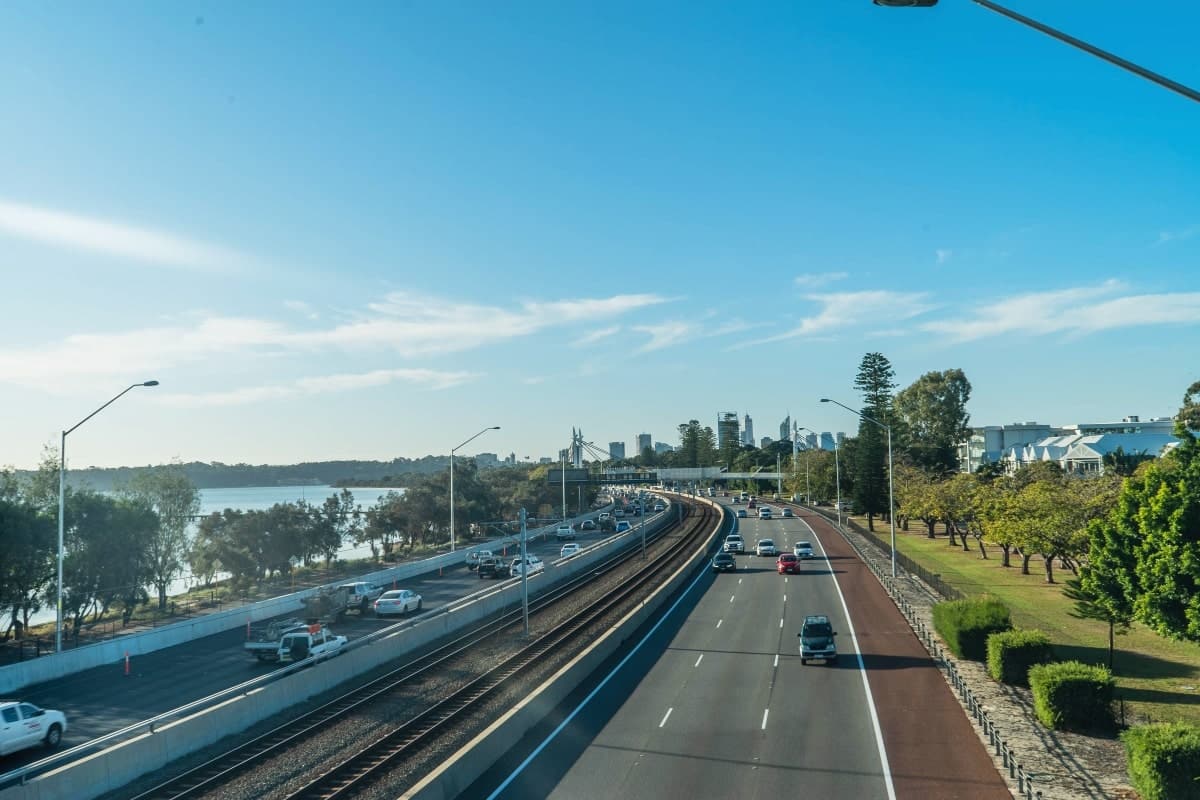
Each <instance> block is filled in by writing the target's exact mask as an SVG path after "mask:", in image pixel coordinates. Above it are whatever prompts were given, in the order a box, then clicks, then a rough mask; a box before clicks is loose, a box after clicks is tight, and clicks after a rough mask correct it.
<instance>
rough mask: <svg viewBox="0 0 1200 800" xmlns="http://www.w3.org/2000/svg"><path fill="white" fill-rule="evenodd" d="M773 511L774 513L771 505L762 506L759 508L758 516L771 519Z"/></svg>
mask: <svg viewBox="0 0 1200 800" xmlns="http://www.w3.org/2000/svg"><path fill="white" fill-rule="evenodd" d="M771 513H772V510H771V507H770V506H763V507H762V508H760V509H759V510H758V518H759V519H770V518H771Z"/></svg>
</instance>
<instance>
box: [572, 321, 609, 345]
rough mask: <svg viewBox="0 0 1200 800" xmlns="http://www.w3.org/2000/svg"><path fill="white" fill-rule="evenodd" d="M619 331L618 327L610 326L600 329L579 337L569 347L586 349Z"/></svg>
mask: <svg viewBox="0 0 1200 800" xmlns="http://www.w3.org/2000/svg"><path fill="white" fill-rule="evenodd" d="M620 330H621V326H620V325H612V326H610V327H607V328H600V329H599V330H595V331H592V332H591V333H585V334H584V335H583V336H580V337H579V338H578V339H576V340H575V341H573V342H571V346H572V347H586V346H587V345H589V344H595V343H596V342H598V341H600V340H601V339H607V338H608V337H610V336H612V335H614V334H616V333H618V332H619V331H620Z"/></svg>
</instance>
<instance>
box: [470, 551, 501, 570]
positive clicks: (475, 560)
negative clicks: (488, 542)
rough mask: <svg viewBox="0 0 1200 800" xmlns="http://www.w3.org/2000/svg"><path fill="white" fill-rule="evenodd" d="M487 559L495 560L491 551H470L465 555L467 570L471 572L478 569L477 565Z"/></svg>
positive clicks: (494, 555)
mask: <svg viewBox="0 0 1200 800" xmlns="http://www.w3.org/2000/svg"><path fill="white" fill-rule="evenodd" d="M488 558H496V554H495V553H494V552H492V551H491V550H472V551H471V552H469V553H467V569H469V570H471V571H472V572H473V571H475V570H477V569H479V563H480V562H481V561H483V560H485V559H488Z"/></svg>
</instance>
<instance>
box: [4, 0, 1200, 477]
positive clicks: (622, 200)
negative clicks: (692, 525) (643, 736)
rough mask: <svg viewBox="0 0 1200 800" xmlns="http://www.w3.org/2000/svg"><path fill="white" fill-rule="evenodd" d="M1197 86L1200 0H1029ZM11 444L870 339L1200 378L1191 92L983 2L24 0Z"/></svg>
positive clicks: (1091, 414) (984, 416) (241, 443)
mask: <svg viewBox="0 0 1200 800" xmlns="http://www.w3.org/2000/svg"><path fill="white" fill-rule="evenodd" d="M1011 5H1012V7H1013V8H1015V9H1017V10H1018V11H1023V12H1025V13H1028V14H1030V15H1036V16H1037V17H1038V18H1039V19H1041V20H1042V21H1044V22H1046V23H1048V24H1051V25H1055V26H1058V27H1061V28H1063V29H1065V30H1068V31H1069V32H1071V33H1073V34H1074V35H1077V36H1079V37H1081V38H1084V39H1087V40H1089V41H1092V42H1093V43H1095V44H1097V45H1099V46H1101V47H1105V48H1108V49H1111V50H1113V51H1116V52H1118V53H1120V54H1121V55H1123V56H1125V57H1126V58H1129V59H1132V60H1134V61H1138V62H1140V63H1143V64H1144V65H1145V66H1147V67H1149V68H1151V69H1154V70H1157V71H1159V72H1162V73H1164V74H1166V75H1168V76H1170V77H1172V78H1175V79H1176V80H1179V81H1182V82H1184V83H1187V84H1190V85H1193V86H1196V85H1200V66H1198V65H1197V63H1196V61H1195V58H1194V52H1195V51H1194V37H1193V36H1192V32H1194V31H1195V30H1196V29H1197V28H1198V27H1200V8H1197V7H1195V6H1194V5H1193V4H1190V3H1183V2H1170V3H1156V4H1153V5H1152V7H1145V8H1144V7H1140V6H1134V5H1131V4H1129V3H1117V2H1111V1H1110V0H1086V1H1085V0H1060V2H1056V3H1053V4H1046V3H1033V2H1029V1H1028V0H1012V2H1011ZM0 102H3V105H4V109H5V114H4V119H5V122H4V124H3V125H0V275H3V278H4V288H3V290H2V291H0V326H3V327H2V332H3V338H2V339H0V396H3V398H4V413H3V414H0V443H2V446H0V464H3V463H7V464H12V465H16V466H18V467H29V466H32V465H33V464H35V463H36V461H37V460H38V458H39V455H40V453H41V450H42V448H43V446H44V445H46V444H52V443H56V442H57V440H58V431H60V430H61V429H63V428H65V427H70V426H71V425H73V424H75V422H77V421H78V420H79V419H81V418H82V417H83V416H85V415H86V414H87V413H88V412H90V411H91V410H92V409H93V408H95V407H96V406H98V405H100V404H101V403H103V402H104V401H105V400H106V399H108V398H109V397H111V396H112V395H113V394H115V393H116V392H117V391H120V389H122V388H124V387H125V386H127V385H128V384H130V383H132V382H134V381H141V380H146V379H157V380H159V381H161V386H159V387H157V388H153V389H138V390H136V391H135V392H131V393H130V394H129V395H127V396H126V397H124V398H122V399H121V401H120V402H119V403H117V404H115V405H114V406H112V407H111V408H109V409H108V410H106V411H105V412H104V413H103V415H101V416H98V417H97V418H95V419H94V420H92V421H90V422H89V423H88V424H87V425H86V426H85V427H83V428H81V429H79V430H78V431H77V432H75V433H73V434H72V435H71V437H70V440H69V442H68V455H69V457H70V460H71V462H72V464H73V465H75V466H86V465H102V466H112V465H129V464H150V463H161V462H164V461H167V460H170V459H173V458H179V459H183V460H188V461H190V460H206V461H208V460H217V461H224V462H228V463H233V462H240V461H248V462H252V463H262V462H270V463H286V462H294V461H300V460H327V459H334V458H391V457H394V456H410V457H419V456H421V455H424V454H427V453H446V452H448V451H449V449H450V448H451V447H453V446H454V445H456V444H458V443H459V442H460V441H462V440H463V439H465V438H467V437H468V436H470V435H471V434H472V433H474V432H475V431H477V430H479V429H480V428H482V427H484V426H489V425H500V426H502V430H500V431H498V432H494V433H489V434H488V435H487V436H486V437H484V438H481V439H480V440H478V441H477V442H476V443H473V444H472V445H471V446H469V447H468V448H467V452H469V453H470V452H477V451H483V450H487V451H494V452H499V453H501V454H508V453H510V452H515V453H516V454H517V456H518V457H525V456H533V457H537V456H540V455H549V454H551V453H553V452H555V451H556V450H557V449H558V448H559V447H562V446H565V444H566V443H567V441H568V439H569V436H570V430H571V428H572V426H577V427H581V428H582V429H583V431H584V434H585V436H586V437H587V438H588V439H589V440H591V441H594V442H597V443H601V444H603V443H607V442H609V441H613V440H624V441H627V442H632V440H633V438H634V437H635V435H636V434H638V433H640V432H643V431H648V432H650V433H652V434H653V435H654V438H655V439H656V440H660V441H668V442H672V443H674V442H675V441H676V439H677V436H676V434H675V432H674V431H675V427H676V425H677V424H678V423H680V422H684V421H686V420H688V419H691V418H696V419H700V420H701V421H704V422H706V423H709V424H713V423H714V421H715V416H716V414H717V412H719V411H724V410H729V411H738V412H741V413H746V412H749V413H750V414H751V415H752V416H753V417H754V419H755V427H756V433H757V434H758V435H760V436H761V435H774V433H775V432H776V430H777V427H778V423H779V421H780V420H781V419H782V418H783V417H784V416H785V415H786V414H788V413H789V412H790V413H791V414H792V415H793V417H794V418H795V419H796V420H797V421H798V422H799V423H800V424H802V425H805V426H807V427H810V428H814V429H817V430H853V429H854V428H855V425H854V424H853V420H852V419H851V418H849V415H848V414H846V413H845V412H841V411H840V410H838V409H836V408H834V407H832V406H829V405H824V406H822V405H820V404H819V403H818V398H820V397H822V396H831V397H834V398H836V399H840V400H842V401H843V402H845V403H847V404H851V405H853V404H854V403H855V397H854V392H853V387H852V381H853V377H854V374H855V371H856V368H857V365H858V363H859V361H860V359H861V357H862V355H863V353H865V352H868V351H880V352H883V353H884V354H885V355H887V356H888V358H890V359H891V361H892V363H893V364H894V365H895V367H896V372H897V380H898V381H899V382H900V384H901V385H902V386H904V385H907V384H908V383H910V382H911V381H913V380H914V379H916V378H917V377H918V376H919V375H920V374H922V373H924V372H927V371H930V370H940V369H948V368H953V367H959V368H962V369H963V370H965V372H966V373H967V376H968V378H969V379H970V380H971V382H972V383H973V385H974V394H973V398H972V401H971V404H970V410H971V413H972V420H973V422H975V423H976V424H1002V423H1005V422H1012V421H1016V420H1038V421H1042V422H1047V423H1052V424H1065V423H1070V422H1084V421H1108V420H1113V419H1119V418H1120V417H1121V416H1124V415H1126V414H1140V415H1142V416H1144V417H1152V416H1160V415H1168V414H1172V413H1174V412H1175V411H1176V410H1177V408H1178V406H1179V402H1180V399H1181V397H1182V394H1183V391H1184V389H1185V388H1186V386H1187V385H1188V384H1190V383H1191V382H1192V381H1194V380H1196V379H1198V378H1200V374H1197V368H1196V363H1197V362H1196V358H1195V356H1194V352H1195V350H1196V345H1197V344H1198V343H1200V337H1198V335H1197V334H1198V324H1200V279H1198V278H1197V275H1198V274H1200V269H1198V268H1200V192H1197V190H1196V187H1197V186H1198V185H1200V159H1198V158H1197V142H1200V106H1198V105H1197V104H1195V103H1192V102H1190V101H1188V100H1186V99H1184V98H1182V97H1179V96H1177V95H1175V94H1172V93H1170V92H1168V91H1166V90H1164V89H1162V88H1159V87H1157V86H1154V85H1152V84H1150V83H1147V82H1145V81H1143V80H1141V79H1138V78H1135V77H1133V76H1131V75H1129V74H1127V73H1124V72H1122V71H1120V70H1118V69H1116V68H1114V67H1112V66H1110V65H1108V64H1105V63H1103V62H1101V61H1098V60H1096V59H1094V58H1091V57H1089V56H1086V55H1084V54H1082V53H1079V52H1077V51H1074V50H1072V49H1070V48H1068V47H1066V46H1065V45H1062V44H1061V43H1058V42H1055V41H1053V40H1051V39H1049V38H1047V37H1044V36H1041V35H1039V34H1037V33H1034V32H1033V31H1030V30H1027V29H1025V28H1022V27H1021V26H1019V25H1017V24H1015V23H1013V22H1011V21H1009V20H1006V19H1004V18H1002V17H999V16H997V15H995V14H993V13H991V12H989V11H986V10H984V9H982V8H980V7H978V6H976V5H974V4H972V3H970V2H967V0H943V2H942V3H941V4H940V5H939V6H938V7H937V8H935V9H931V10H920V9H883V8H876V7H874V6H873V5H871V3H870V2H869V0H856V1H855V0H839V1H838V2H835V3H818V2H811V3H809V2H805V3H794V2H793V3H756V4H728V3H686V4H685V3H654V4H646V3H562V2H544V3H506V4H494V3H465V2H416V3H405V4H399V3H378V4H357V5H355V6H354V7H353V10H351V11H347V10H345V9H344V8H341V9H336V10H335V9H333V8H332V7H330V6H328V5H323V4H321V5H319V4H284V3H254V4H245V3H232V2H231V3H213V2H204V3H199V4H187V5H184V4H161V3H148V2H147V3H133V2H131V3H123V4H119V5H117V6H114V5H112V4H103V5H100V4H84V3H80V4H74V5H71V4H53V5H47V4H44V3H34V2H17V3H8V4H5V5H4V6H3V8H0Z"/></svg>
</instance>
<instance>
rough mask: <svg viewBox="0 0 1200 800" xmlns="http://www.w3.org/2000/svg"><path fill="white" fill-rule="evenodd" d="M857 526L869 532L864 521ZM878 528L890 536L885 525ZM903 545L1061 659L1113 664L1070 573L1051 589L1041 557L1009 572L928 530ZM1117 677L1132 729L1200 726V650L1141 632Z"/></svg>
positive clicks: (1058, 575) (1117, 666)
mask: <svg viewBox="0 0 1200 800" xmlns="http://www.w3.org/2000/svg"><path fill="white" fill-rule="evenodd" d="M855 521H856V522H858V523H860V524H861V525H863V526H864V527H865V525H866V520H865V519H857V518H856V520H855ZM885 527H886V526H885ZM875 528H876V532H877V533H879V532H884V533H885V536H886V531H885V528H881V527H880V525H879V522H878V521H876V525H875ZM896 541H897V549H898V550H899V551H900V552H901V553H903V554H905V555H906V556H908V557H909V558H912V559H913V560H915V561H917V562H918V563H920V564H921V565H922V566H924V567H925V568H927V569H928V570H930V571H931V572H936V573H938V574H940V575H941V577H942V579H943V580H945V581H946V582H947V583H949V584H951V585H952V586H954V587H956V588H958V589H960V590H961V591H963V592H965V593H967V594H969V595H972V596H974V595H980V594H985V593H987V594H991V595H994V596H995V597H997V598H999V599H1000V600H1001V601H1003V602H1004V603H1005V604H1007V605H1008V607H1009V608H1010V609H1011V610H1012V615H1013V623H1014V624H1015V625H1017V626H1018V627H1021V628H1038V629H1039V630H1043V631H1045V632H1046V633H1047V634H1048V635H1049V636H1050V640H1051V641H1052V642H1053V643H1054V650H1055V656H1056V657H1057V658H1059V659H1062V660H1068V659H1075V660H1078V661H1082V662H1084V663H1088V664H1107V663H1108V626H1107V625H1105V624H1104V623H1102V622H1096V621H1092V620H1082V619H1076V618H1075V617H1073V616H1071V613H1070V612H1071V610H1072V609H1073V608H1074V605H1073V603H1072V602H1071V601H1070V600H1068V599H1067V598H1066V597H1065V596H1064V595H1063V593H1062V587H1063V582H1064V581H1065V580H1066V579H1067V578H1069V577H1071V573H1070V572H1067V571H1065V570H1058V569H1056V570H1055V580H1056V581H1058V583H1056V584H1047V583H1046V582H1045V576H1044V574H1043V570H1042V562H1041V560H1040V559H1037V558H1034V559H1033V560H1032V561H1031V562H1030V564H1029V571H1030V574H1029V575H1022V574H1021V561H1020V558H1019V557H1018V558H1014V559H1013V560H1012V563H1013V566H1012V567H1009V568H1007V569H1006V568H1004V567H1002V566H1000V551H999V549H995V548H989V550H988V559H987V560H986V561H985V560H984V559H982V558H980V556H979V549H978V547H977V546H976V545H975V543H974V542H972V543H971V550H970V551H968V552H963V550H962V548H961V547H958V546H956V547H950V546H949V544H948V539H947V538H946V537H945V536H944V535H941V534H939V536H938V538H936V539H928V538H926V536H925V533H924V526H921V529H920V531H917V530H916V529H915V528H914V530H912V531H910V532H908V533H904V532H901V531H897V534H896ZM1113 672H1114V675H1115V677H1116V679H1117V694H1118V696H1120V697H1122V698H1123V699H1124V701H1125V705H1126V714H1127V715H1130V714H1132V716H1131V717H1127V719H1128V721H1129V722H1130V723H1132V722H1146V721H1154V722H1166V721H1172V720H1182V721H1186V722H1191V723H1193V724H1197V725H1200V644H1191V643H1187V642H1176V641H1172V640H1170V639H1165V638H1163V637H1161V636H1159V635H1157V634H1155V633H1153V632H1152V631H1150V630H1149V629H1148V628H1146V627H1144V626H1142V625H1134V627H1133V628H1132V629H1131V630H1130V632H1129V633H1128V634H1125V635H1123V636H1121V635H1118V636H1117V638H1116V654H1115V656H1114V659H1113Z"/></svg>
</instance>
